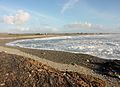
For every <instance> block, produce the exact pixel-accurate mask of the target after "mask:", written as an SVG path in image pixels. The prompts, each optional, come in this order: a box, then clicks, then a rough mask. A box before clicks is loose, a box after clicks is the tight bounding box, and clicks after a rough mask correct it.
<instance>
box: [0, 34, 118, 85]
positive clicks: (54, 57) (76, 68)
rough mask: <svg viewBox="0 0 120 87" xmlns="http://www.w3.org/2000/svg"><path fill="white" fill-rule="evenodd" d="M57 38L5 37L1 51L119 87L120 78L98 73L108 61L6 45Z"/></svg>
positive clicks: (1, 44) (87, 56) (93, 57)
mask: <svg viewBox="0 0 120 87" xmlns="http://www.w3.org/2000/svg"><path fill="white" fill-rule="evenodd" d="M56 36H60V35H37V36H33V37H32V36H27V37H26V36H22V37H20V36H19V37H18V36H17V37H15V36H12V37H11V38H9V39H8V38H7V37H5V38H6V39H5V38H4V39H1V41H0V51H1V52H2V51H4V52H6V53H10V54H16V55H20V56H24V57H27V58H31V59H34V60H36V61H39V62H41V63H43V64H46V65H48V66H50V67H52V68H55V69H57V70H60V71H72V72H77V73H80V74H85V75H91V76H93V77H97V78H100V79H102V80H103V81H105V82H106V85H107V87H119V85H120V81H119V79H118V78H113V77H110V76H107V75H103V74H100V73H98V72H97V69H98V68H99V67H100V64H102V63H105V62H107V61H108V60H106V59H101V58H98V57H95V56H91V55H87V54H75V53H69V52H62V51H49V50H36V49H32V50H31V49H27V48H19V47H10V46H6V45H5V43H8V42H11V41H14V40H19V39H30V38H36V37H37V38H41V37H56ZM63 36H64V35H63ZM2 38H3V37H2Z"/></svg>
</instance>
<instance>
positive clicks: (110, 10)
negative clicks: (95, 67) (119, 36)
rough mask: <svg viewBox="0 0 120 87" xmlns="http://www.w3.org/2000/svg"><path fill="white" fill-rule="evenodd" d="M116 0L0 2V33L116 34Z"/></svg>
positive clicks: (119, 26)
mask: <svg viewBox="0 0 120 87" xmlns="http://www.w3.org/2000/svg"><path fill="white" fill-rule="evenodd" d="M119 9H120V0H0V32H3V33H4V32H7V33H81V32H82V33H119V32H120V10H119Z"/></svg>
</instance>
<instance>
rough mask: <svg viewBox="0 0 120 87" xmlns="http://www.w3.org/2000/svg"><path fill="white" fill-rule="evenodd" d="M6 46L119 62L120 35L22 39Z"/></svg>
mask: <svg viewBox="0 0 120 87" xmlns="http://www.w3.org/2000/svg"><path fill="white" fill-rule="evenodd" d="M6 45H9V46H16V47H22V48H28V49H39V50H54V51H64V52H71V53H82V54H90V55H93V56H97V57H100V58H104V59H117V60H120V34H104V35H103V34H102V35H77V36H59V37H48V38H34V39H23V40H16V41H13V42H10V43H7V44H6Z"/></svg>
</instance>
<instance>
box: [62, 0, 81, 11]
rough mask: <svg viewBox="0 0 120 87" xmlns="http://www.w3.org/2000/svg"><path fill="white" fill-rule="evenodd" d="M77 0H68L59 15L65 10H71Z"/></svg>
mask: <svg viewBox="0 0 120 87" xmlns="http://www.w3.org/2000/svg"><path fill="white" fill-rule="evenodd" d="M78 1H79V0H69V1H68V2H67V3H65V4H64V6H63V7H62V10H61V13H64V12H65V11H66V10H68V9H70V8H72V7H73V6H74V5H75V4H76V3H77V2H78Z"/></svg>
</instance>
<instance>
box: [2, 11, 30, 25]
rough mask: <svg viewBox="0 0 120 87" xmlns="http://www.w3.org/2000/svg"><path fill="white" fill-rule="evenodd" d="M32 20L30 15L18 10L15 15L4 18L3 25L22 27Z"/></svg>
mask: <svg viewBox="0 0 120 87" xmlns="http://www.w3.org/2000/svg"><path fill="white" fill-rule="evenodd" d="M29 19H30V14H29V13H28V12H26V11H24V10H18V11H17V12H16V14H15V15H8V16H4V17H3V23H6V24H16V25H22V24H24V23H25V22H27V21H28V20H29Z"/></svg>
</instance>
